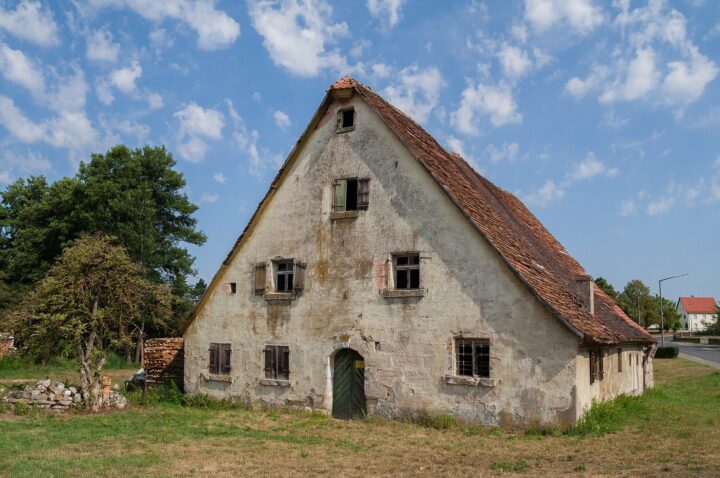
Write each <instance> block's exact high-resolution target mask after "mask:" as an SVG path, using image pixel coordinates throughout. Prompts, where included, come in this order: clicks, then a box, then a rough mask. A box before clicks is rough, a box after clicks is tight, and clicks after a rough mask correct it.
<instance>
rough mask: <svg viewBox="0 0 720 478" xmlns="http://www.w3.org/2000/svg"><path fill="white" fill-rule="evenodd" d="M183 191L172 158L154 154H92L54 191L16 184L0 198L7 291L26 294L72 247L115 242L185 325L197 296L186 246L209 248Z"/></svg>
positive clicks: (42, 183)
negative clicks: (160, 287)
mask: <svg viewBox="0 0 720 478" xmlns="http://www.w3.org/2000/svg"><path fill="white" fill-rule="evenodd" d="M184 187H185V180H184V178H183V176H182V174H181V173H179V172H178V171H176V170H175V161H174V159H173V158H172V155H171V154H169V153H168V152H167V151H166V150H165V148H164V147H149V146H146V147H144V148H141V149H130V148H127V147H125V146H122V145H121V146H116V147H114V148H111V149H110V150H109V151H107V152H106V153H105V154H94V155H93V156H92V159H91V161H90V162H88V163H81V164H80V168H79V171H78V173H77V174H76V175H75V177H72V178H63V179H61V180H59V181H56V182H55V183H52V184H48V183H47V181H46V180H45V178H44V177H31V178H29V179H21V180H18V181H16V182H15V183H13V184H11V185H10V186H9V187H8V188H7V190H6V191H4V192H3V193H2V194H1V203H0V267H1V269H0V270H3V271H6V277H5V279H6V281H7V283H8V284H11V285H13V286H18V287H20V286H23V285H24V286H27V285H30V284H33V283H35V282H36V281H38V280H39V279H41V278H42V277H44V275H45V274H46V273H47V271H48V270H49V268H50V267H51V266H52V265H53V263H54V261H55V259H56V258H57V257H58V256H59V255H60V254H61V252H62V251H63V249H64V247H66V246H67V245H68V244H70V243H71V242H72V241H73V240H75V239H77V238H79V237H81V236H82V235H84V234H96V233H103V234H108V235H112V236H114V237H117V238H118V240H119V241H120V243H121V244H122V245H123V246H124V247H125V248H126V250H127V253H128V254H129V255H130V257H131V258H132V259H133V260H135V261H137V262H139V263H140V264H141V266H142V267H143V270H144V271H146V272H145V273H146V275H147V278H148V279H149V280H151V281H152V282H154V283H164V284H167V285H168V286H169V287H170V288H171V290H172V291H173V293H174V295H175V296H176V298H177V299H178V300H176V301H175V310H176V314H175V317H177V319H180V318H182V315H183V313H184V312H186V311H187V310H188V309H189V308H190V306H191V304H192V300H193V299H194V297H193V295H194V294H195V293H196V290H195V289H194V288H193V286H191V285H190V284H188V280H187V278H188V276H190V275H192V274H193V272H194V271H193V257H192V256H191V255H190V254H189V252H188V251H187V249H186V248H185V247H184V246H185V245H186V244H196V245H200V244H203V243H204V242H205V236H204V235H203V234H202V233H201V232H199V231H198V230H197V221H196V219H195V218H194V217H193V214H194V212H195V211H196V210H197V206H196V205H194V204H192V203H191V202H190V201H189V199H188V198H187V196H186V195H185V194H184V193H183V188H184ZM0 307H2V305H1V304H0ZM151 332H152V331H151Z"/></svg>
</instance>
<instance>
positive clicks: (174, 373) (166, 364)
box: [143, 338, 184, 386]
mask: <svg viewBox="0 0 720 478" xmlns="http://www.w3.org/2000/svg"><path fill="white" fill-rule="evenodd" d="M144 347H145V348H144V351H145V353H144V356H143V368H144V369H145V373H146V383H147V385H148V386H151V385H162V384H166V383H169V382H170V381H174V382H176V383H177V384H178V385H180V386H182V380H183V367H184V362H183V356H184V352H183V339H182V338H166V339H149V340H146V341H145V346H144Z"/></svg>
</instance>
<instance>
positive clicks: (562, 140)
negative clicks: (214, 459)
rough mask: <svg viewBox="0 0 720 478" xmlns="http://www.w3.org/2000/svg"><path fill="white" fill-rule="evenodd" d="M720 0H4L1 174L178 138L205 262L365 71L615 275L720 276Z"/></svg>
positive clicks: (53, 172) (597, 271) (708, 279)
mask: <svg viewBox="0 0 720 478" xmlns="http://www.w3.org/2000/svg"><path fill="white" fill-rule="evenodd" d="M719 56H720V2H716V1H714V0H675V1H660V0H650V1H645V0H643V1H640V0H634V1H629V0H615V1H613V2H610V1H600V0H513V1H502V2H501V1H490V0H488V1H485V2H480V1H457V2H430V1H426V2H422V1H419V0H362V1H361V0H357V1H352V2H348V1H343V2H336V3H331V2H328V1H326V0H281V1H266V0H250V1H247V2H240V1H216V2H213V1H211V0H205V1H201V0H166V1H163V2H156V1H154V0H73V1H67V2H60V1H58V2H55V1H53V2H49V1H37V0H23V1H19V2H18V1H14V0H6V1H3V0H0V187H4V186H5V185H6V184H7V183H9V182H10V181H13V180H15V179H17V178H18V177H23V176H27V175H30V174H44V175H46V176H47V177H49V178H50V179H57V178H59V177H61V176H64V175H70V174H73V173H74V172H75V170H76V168H77V165H78V163H79V161H82V160H87V159H88V158H89V155H90V153H91V152H102V151H105V150H106V149H107V148H109V147H110V146H112V145H114V144H117V143H125V144H127V145H130V146H139V145H143V144H146V143H147V144H165V145H166V146H167V147H168V149H169V150H170V151H171V152H172V153H173V154H174V156H175V158H176V159H177V161H178V168H179V169H180V170H181V171H182V172H183V173H184V174H185V176H186V179H187V182H188V186H187V193H188V195H189V196H190V198H191V199H192V200H193V201H194V202H196V203H198V204H199V205H200V210H199V211H198V213H197V217H198V220H199V225H200V228H201V229H202V230H203V231H204V232H205V233H206V234H207V236H208V241H207V244H206V245H205V246H203V247H201V248H193V253H194V254H196V256H197V263H196V265H197V268H198V270H199V276H201V277H203V278H205V279H206V280H209V279H210V278H211V277H212V274H213V273H214V272H215V270H216V268H217V267H218V266H219V264H220V262H221V260H222V259H223V257H224V256H225V254H226V253H227V251H228V250H229V248H230V246H231V245H232V243H233V241H234V240H235V239H236V237H237V236H238V234H239V233H240V232H241V231H242V229H243V227H244V226H245V224H246V222H247V221H248V219H249V217H250V215H251V214H252V212H253V210H254V209H255V207H256V205H257V203H258V202H259V201H260V199H261V198H262V196H263V195H264V193H265V190H266V188H267V186H268V184H269V182H270V180H271V179H272V177H273V176H274V174H275V172H276V170H277V168H278V166H279V164H280V163H281V162H282V161H283V160H284V158H285V157H286V155H287V154H288V153H289V151H290V150H291V148H292V146H293V144H294V143H295V141H296V140H297V138H298V137H299V135H300V133H301V132H302V130H303V129H304V127H305V126H306V124H307V122H308V121H309V120H310V117H311V116H312V114H313V113H314V111H315V109H316V108H317V106H318V105H319V103H320V101H321V100H322V97H323V95H324V92H325V89H326V88H327V87H328V86H329V85H330V84H331V83H332V82H333V81H335V80H336V79H337V78H339V77H340V76H342V75H344V74H351V75H353V76H354V77H356V78H357V79H359V80H361V81H363V82H364V83H366V84H368V85H369V86H371V87H372V88H373V89H374V90H376V91H378V92H380V93H381V94H382V95H383V96H384V97H385V98H386V99H388V100H389V101H391V102H392V103H393V104H395V105H396V106H398V107H400V108H401V109H402V110H404V111H405V112H406V113H408V114H409V115H411V116H412V117H413V118H415V119H416V120H417V121H418V122H420V123H421V124H422V125H423V126H424V127H425V128H426V129H428V131H430V133H431V134H433V135H434V136H435V137H436V138H437V139H438V140H439V141H440V142H441V143H442V144H444V145H446V146H447V147H448V148H449V149H452V150H455V151H458V152H460V153H461V154H463V156H465V157H466V158H467V159H468V160H469V161H471V162H472V163H473V165H474V166H475V167H476V168H477V169H478V170H479V171H480V172H481V173H482V174H484V175H486V176H487V177H488V178H490V179H491V180H492V181H494V182H495V183H496V184H498V185H499V186H501V187H503V188H505V189H507V190H509V191H511V192H513V193H516V194H517V195H518V196H519V197H520V198H521V199H523V201H525V202H526V204H527V205H528V206H529V207H530V208H531V210H532V211H533V212H534V213H535V214H537V215H538V217H539V218H540V220H541V221H543V222H544V223H545V225H546V226H547V227H548V228H549V229H550V231H551V232H552V233H553V234H554V235H555V236H556V237H557V238H558V239H559V240H560V241H561V242H562V243H563V244H564V245H565V246H566V247H567V249H568V250H569V251H570V252H571V253H572V254H573V255H575V256H576V257H577V258H578V259H579V260H580V262H581V263H582V264H583V265H584V266H585V268H586V269H587V270H588V272H590V273H591V274H592V275H594V276H604V277H606V278H608V279H609V280H610V281H611V282H613V283H614V284H615V285H616V286H617V287H619V288H622V286H623V285H624V284H625V282H627V281H628V280H630V279H633V278H640V279H642V280H644V281H645V282H646V283H648V284H649V285H651V287H652V288H653V291H655V290H656V288H657V279H659V278H661V277H665V276H668V275H672V274H679V273H689V274H690V275H689V276H688V277H687V278H683V279H678V280H676V281H671V282H668V283H666V284H665V286H664V287H663V289H664V293H665V295H667V296H669V297H677V296H678V295H680V294H683V295H685V294H688V295H689V294H694V295H714V296H715V297H720V279H719V277H720V252H719V251H718V244H720V142H719V141H718V137H719V136H718V131H719V130H720V80H718V78H717V77H718V75H719V74H720V66H719V64H718V63H719V62H720V58H719Z"/></svg>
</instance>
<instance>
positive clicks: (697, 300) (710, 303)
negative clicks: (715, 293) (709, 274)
mask: <svg viewBox="0 0 720 478" xmlns="http://www.w3.org/2000/svg"><path fill="white" fill-rule="evenodd" d="M680 303H681V304H682V305H683V308H684V309H685V312H687V313H688V314H716V313H717V311H718V306H717V303H716V302H715V299H714V298H713V297H680Z"/></svg>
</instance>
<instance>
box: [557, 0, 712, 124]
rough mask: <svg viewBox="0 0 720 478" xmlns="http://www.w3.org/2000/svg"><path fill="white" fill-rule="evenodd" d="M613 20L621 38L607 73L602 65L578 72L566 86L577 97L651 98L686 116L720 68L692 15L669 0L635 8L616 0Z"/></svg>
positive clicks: (607, 99)
mask: <svg viewBox="0 0 720 478" xmlns="http://www.w3.org/2000/svg"><path fill="white" fill-rule="evenodd" d="M614 6H615V7H616V8H617V9H618V14H617V15H616V17H615V20H614V22H613V25H614V26H615V28H617V29H618V30H619V31H620V42H619V43H618V44H617V45H615V46H614V47H612V48H609V50H610V51H611V52H612V53H611V55H610V60H609V62H608V65H607V66H605V67H603V68H605V69H606V70H605V71H606V72H605V74H603V75H598V74H597V72H598V71H602V70H597V68H600V67H598V66H597V65H596V66H594V67H593V72H592V73H591V74H590V75H589V76H588V78H587V79H586V80H581V79H580V78H579V77H574V78H572V79H571V80H570V81H568V83H567V84H566V90H567V91H568V92H569V93H570V94H573V95H574V96H575V97H577V98H581V97H583V96H585V95H586V94H587V93H588V92H589V91H592V90H597V91H599V100H600V101H601V102H604V103H611V102H616V101H640V100H642V101H647V102H649V103H651V104H656V105H665V106H670V107H672V108H674V109H675V114H676V117H678V118H679V117H681V116H682V114H683V112H684V109H685V107H686V106H687V105H689V104H690V103H693V102H695V101H697V100H698V99H699V98H700V97H701V96H702V94H703V93H704V91H705V89H706V88H707V87H708V85H709V84H710V83H711V82H712V81H713V80H715V78H717V76H718V74H719V73H720V68H718V66H717V64H716V63H715V62H714V61H712V60H711V59H710V58H708V57H707V56H706V55H703V54H702V53H701V52H700V50H699V48H698V47H697V46H696V45H695V44H694V43H693V42H692V40H691V39H690V38H689V37H688V28H687V20H686V18H685V16H684V15H683V14H682V13H680V12H679V11H678V10H675V9H671V8H669V7H668V2H667V1H664V0H651V1H648V2H647V3H646V4H645V5H643V6H639V7H637V8H634V9H631V7H630V1H629V0H616V1H615V2H614Z"/></svg>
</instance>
